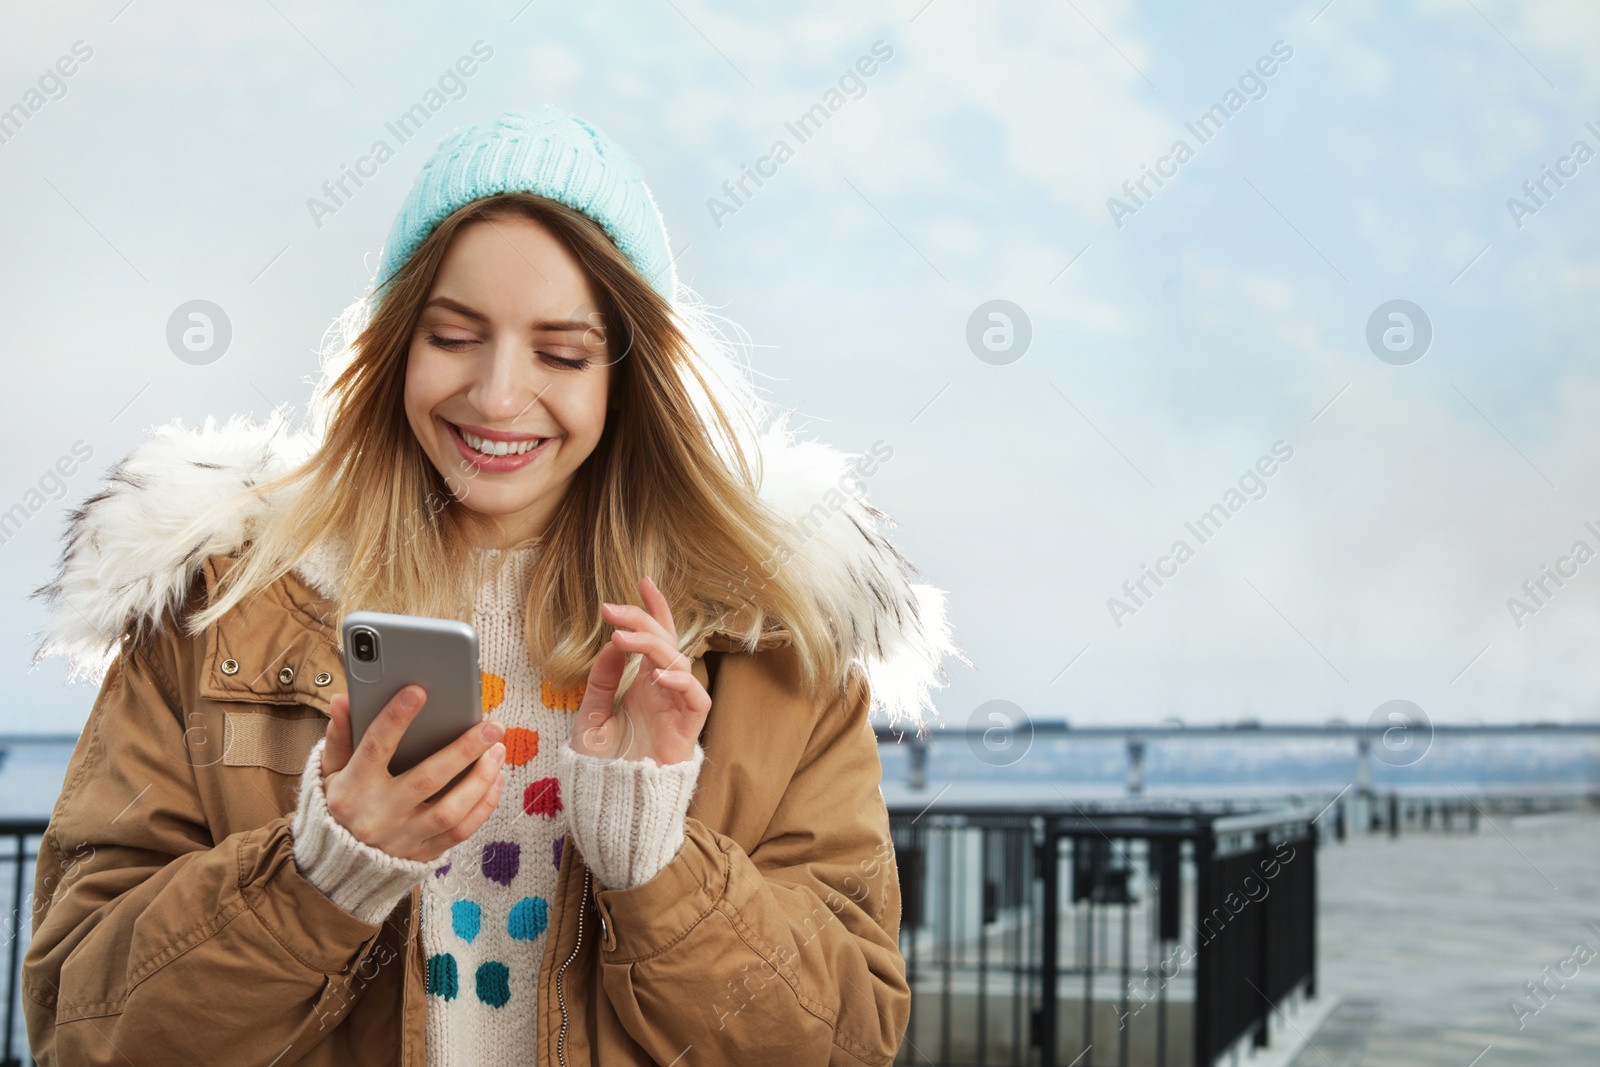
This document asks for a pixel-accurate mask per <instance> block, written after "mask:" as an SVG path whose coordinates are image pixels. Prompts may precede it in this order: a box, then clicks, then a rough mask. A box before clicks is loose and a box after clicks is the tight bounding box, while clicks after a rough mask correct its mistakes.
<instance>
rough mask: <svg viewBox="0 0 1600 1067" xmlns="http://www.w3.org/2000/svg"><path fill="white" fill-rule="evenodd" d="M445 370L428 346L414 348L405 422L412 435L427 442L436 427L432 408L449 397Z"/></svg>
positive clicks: (407, 379)
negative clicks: (408, 424)
mask: <svg viewBox="0 0 1600 1067" xmlns="http://www.w3.org/2000/svg"><path fill="white" fill-rule="evenodd" d="M443 370H444V368H443V367H442V366H441V365H440V363H439V361H438V360H436V359H433V358H432V357H431V354H430V353H429V352H428V350H427V348H426V347H425V346H424V347H414V348H412V350H411V352H410V355H409V356H408V357H407V359H406V369H405V409H406V419H407V420H408V421H409V422H410V423H411V429H412V432H414V433H415V434H417V436H418V437H421V438H423V439H424V440H426V439H427V437H428V435H429V434H430V432H431V427H432V426H433V409H434V408H435V407H437V406H438V405H439V404H440V403H441V402H442V401H443V400H444V399H445V398H446V397H448V396H449V395H450V391H451V389H450V382H449V381H448V380H447V376H446V375H445V374H444V373H443Z"/></svg>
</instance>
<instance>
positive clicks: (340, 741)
mask: <svg viewBox="0 0 1600 1067" xmlns="http://www.w3.org/2000/svg"><path fill="white" fill-rule="evenodd" d="M324 736H326V737H327V739H328V743H327V744H325V745H323V746H322V776H323V777H324V778H326V777H327V776H328V775H330V774H333V773H334V772H335V771H342V770H344V768H345V766H346V765H347V764H348V763H349V762H350V751H351V748H352V746H351V743H350V698H349V697H347V696H345V695H344V694H343V693H335V694H334V696H333V699H332V700H330V701H328V731H327V733H326V734H325V735H324Z"/></svg>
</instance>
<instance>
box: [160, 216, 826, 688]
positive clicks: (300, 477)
mask: <svg viewBox="0 0 1600 1067" xmlns="http://www.w3.org/2000/svg"><path fill="white" fill-rule="evenodd" d="M513 214H521V215H525V216H527V217H528V218H531V219H533V220H534V221H536V222H539V223H541V224H542V225H544V226H545V227H547V228H548V229H549V230H550V232H551V233H552V234H553V235H554V236H555V237H556V238H557V239H559V240H560V241H561V242H562V243H563V244H564V245H565V246H566V247H567V248H568V249H569V250H570V251H571V252H572V254H573V255H574V257H575V258H576V259H577V260H578V262H579V264H580V265H581V267H582V269H583V270H584V272H585V274H586V275H587V276H588V278H589V281H590V283H591V285H592V287H593V289H594V291H595V293H596V294H597V300H598V303H599V305H600V311H601V314H602V315H603V316H604V318H603V320H602V321H603V322H604V323H605V326H606V331H605V333H606V338H607V341H608V358H610V359H611V360H612V361H613V362H612V369H613V380H612V394H611V395H612V400H613V402H614V403H615V405H616V406H615V407H613V408H611V409H610V410H609V411H608V413H607V418H606V425H605V429H604V431H603V433H602V434H601V437H600V440H599V442H598V444H597V445H596V446H595V449H594V452H593V453H592V454H591V455H590V456H589V457H588V458H587V459H586V460H585V461H584V463H583V464H582V465H581V466H580V467H579V468H578V470H577V472H576V473H575V474H574V476H573V479H572V481H571V483H570V484H569V487H568V491H567V493H566V496H565V497H564V498H563V500H562V502H561V505H560V506H559V508H558V509H557V511H556V513H555V514H554V516H553V517H552V519H551V521H550V523H549V525H548V527H547V528H546V529H545V530H544V531H543V533H542V534H541V535H540V536H539V537H538V538H537V539H536V540H535V541H532V542H528V543H535V544H537V545H538V546H539V547H540V551H539V552H538V555H537V560H536V563H535V567H534V573H533V576H532V585H531V589H530V592H529V597H528V603H527V609H526V618H527V639H528V649H529V655H530V658H531V660H532V662H533V664H534V666H535V667H536V668H537V669H538V670H539V671H540V672H541V673H542V675H543V676H544V677H545V678H546V679H548V680H550V681H551V682H552V683H553V684H555V685H557V686H573V685H576V684H578V683H581V682H582V681H584V680H585V679H586V678H587V676H588V672H589V668H590V666H591V664H592V663H593V661H594V658H595V656H596V655H598V654H599V652H600V650H601V648H603V647H604V645H605V643H606V642H607V641H608V640H609V638H610V635H611V631H612V630H613V629H614V627H611V626H610V625H609V624H607V623H604V622H603V621H602V620H601V618H600V604H601V602H602V601H609V602H611V603H632V604H638V603H640V596H639V579H640V578H641V577H642V576H643V575H646V574H648V575H649V576H650V577H651V578H653V579H654V580H655V582H656V583H657V585H658V586H660V588H661V591H662V593H663V594H664V595H665V596H666V598H667V602H668V603H669V604H670V606H671V609H672V615H673V621H674V623H675V624H676V628H677V630H678V639H679V648H680V650H684V649H688V648H690V647H691V646H693V645H695V644H696V642H697V641H698V640H699V639H700V638H701V637H703V636H704V635H705V634H707V633H708V632H710V631H712V630H727V631H729V632H730V633H732V634H734V635H735V636H737V638H738V639H739V641H740V642H741V643H742V644H743V646H744V647H746V648H754V646H755V644H756V642H757V641H758V639H759V638H760V637H761V636H762V635H763V634H764V633H766V632H768V631H770V630H773V629H784V630H787V631H788V632H789V634H790V636H791V638H792V640H793V644H794V651H795V653H796V655H797V658H798V660H799V663H800V666H801V671H802V675H803V682H804V684H805V685H806V686H807V687H808V688H811V689H816V688H818V687H819V686H820V685H822V684H832V685H836V686H837V687H838V691H839V692H843V691H844V688H845V686H846V684H847V681H848V680H847V678H846V677H845V675H846V672H847V671H848V670H849V667H850V663H849V657H848V654H847V650H845V649H843V648H841V647H839V645H838V643H837V641H836V639H835V636H834V635H833V634H832V632H831V627H830V620H829V618H828V616H827V612H826V610H825V608H824V607H823V606H822V605H821V603H820V602H819V600H818V598H817V597H815V596H813V595H812V594H811V592H810V591H808V590H807V589H805V588H803V587H802V586H801V584H800V583H799V581H798V576H796V575H793V574H792V573H791V569H788V568H784V567H782V566H780V565H778V564H779V563H781V562H782V561H783V560H785V559H787V558H788V557H789V555H790V552H791V545H792V543H793V540H794V536H795V535H794V527H793V525H792V524H791V523H789V522H788V521H787V520H786V519H784V518H782V517H780V516H778V515H777V514H776V513H774V512H773V511H772V510H771V509H770V508H768V507H767V506H766V504H765V503H764V502H763V501H762V500H761V499H760V498H759V496H758V492H757V488H758V486H759V485H760V479H761V471H760V453H759V449H758V447H757V445H756V441H757V438H758V435H759V433H760V432H761V430H762V427H760V426H757V425H756V420H757V417H758V416H760V415H761V414H763V413H764V412H765V410H766V409H765V406H764V404H763V402H762V401H760V400H759V399H758V398H757V396H756V395H755V392H754V388H753V386H752V385H751V383H750V382H749V379H748V374H747V372H746V371H744V370H743V368H742V367H738V366H737V365H736V364H735V363H734V362H733V360H732V358H731V353H730V352H729V350H728V346H727V344H726V343H725V342H724V341H723V340H722V338H721V337H720V336H719V335H718V333H717V331H716V330H715V329H714V328H713V327H712V322H711V316H710V315H709V313H707V312H706V311H705V309H704V308H703V307H702V306H700V305H699V304H697V303H696V302H694V301H693V299H692V298H691V299H688V300H685V299H683V298H682V297H680V299H679V300H678V301H677V302H674V303H669V302H668V301H667V300H665V299H663V298H662V296H661V295H660V294H659V293H657V292H656V291H655V290H654V289H653V288H651V286H650V285H649V284H648V283H647V282H646V281H645V279H644V278H643V276H642V275H640V274H639V272H638V271H637V270H636V269H635V268H634V267H633V265H632V263H631V262H630V261H629V260H628V259H627V258H626V257H625V256H624V255H623V254H622V253H621V252H620V251H618V249H617V248H616V246H615V245H614V244H613V243H612V242H611V240H610V239H609V238H608V237H607V236H606V233H605V231H604V230H603V229H602V228H601V227H600V225H599V224H598V223H596V222H595V221H594V220H592V219H590V218H589V217H588V216H586V215H584V214H582V213H580V212H578V211H575V210H573V209H571V208H568V207H566V206H565V205H563V204H561V203H559V202H557V201H554V200H550V199H547V198H545V197H541V196H537V195H534V194H531V193H503V194H498V195H495V196H492V197H487V198H484V199H481V200H477V201H474V202H472V203H470V204H466V205H464V206H462V207H461V208H459V209H457V210H456V211H455V212H453V213H452V214H451V215H450V216H448V217H447V218H445V219H444V220H443V221H442V222H440V223H439V224H438V226H437V227H435V228H434V230H433V231H432V233H431V234H430V235H429V236H428V238H427V239H426V240H425V241H424V242H423V244H422V246H421V247H420V248H418V249H417V251H416V252H415V253H414V254H413V255H412V256H411V257H410V259H409V260H407V261H406V263H404V264H403V265H402V266H401V267H400V268H399V270H398V271H396V272H395V274H394V275H393V276H392V277H391V278H389V279H386V280H385V284H386V286H387V288H386V289H380V290H378V291H380V292H381V293H382V298H381V300H374V299H373V298H372V296H371V293H369V295H368V297H366V298H363V300H361V301H358V302H357V303H356V304H355V305H352V307H351V309H349V310H347V311H346V313H345V315H344V316H343V318H342V320H341V322H340V323H339V324H338V328H337V331H336V333H337V337H336V340H335V342H334V344H333V345H332V346H331V347H330V348H329V349H328V350H327V355H328V357H329V358H328V367H327V369H326V374H325V377H324V379H323V382H322V383H321V385H320V386H319V389H318V392H317V396H316V397H315V398H314V399H313V403H312V411H311V414H312V421H313V427H312V430H313V435H314V439H315V440H316V441H317V442H318V444H317V447H316V450H315V451H314V453H313V454H312V455H311V456H310V458H309V459H307V460H306V462H304V463H303V464H301V465H300V466H299V467H297V468H296V469H294V470H293V471H290V472H289V473H287V474H285V475H282V476H281V477H278V478H276V479H274V480H272V481H270V482H266V483H263V484H261V485H258V486H254V487H252V488H250V489H248V490H245V491H244V493H245V495H247V496H251V495H253V496H255V497H257V498H259V499H265V498H267V497H276V496H277V495H278V494H280V493H282V494H284V499H283V501H282V506H274V507H271V508H268V509H266V510H267V515H268V517H267V518H266V519H265V520H264V521H263V523H262V524H261V526H260V527H259V528H258V529H257V530H256V531H255V533H254V536H253V538H252V540H250V541H249V542H248V543H247V544H246V545H245V546H244V548H243V549H242V550H241V552H240V557H239V561H238V564H237V565H235V566H234V567H233V568H232V569H230V570H229V571H228V573H227V575H226V576H225V577H224V579H223V581H222V583H221V586H220V588H219V591H218V595H217V596H216V598H215V600H214V601H213V602H212V603H211V604H210V606H209V607H206V608H204V609H201V610H199V611H197V612H195V613H194V614H193V615H192V616H191V617H190V619H189V621H188V623H187V626H186V628H187V629H188V630H189V632H190V634H191V635H195V634H198V633H199V632H201V631H202V630H204V629H205V628H206V627H208V626H210V625H211V624H213V623H214V622H216V621H217V620H218V619H220V618H221V617H222V616H223V615H224V614H225V613H226V612H228V611H229V610H230V609H231V608H233V607H234V606H235V605H237V604H238V603H240V602H241V601H242V600H244V599H245V598H247V597H250V596H253V595H255V594H256V593H259V592H260V591H262V590H263V589H265V588H266V587H267V586H269V585H271V584H272V583H273V582H275V581H277V580H278V579H279V578H281V577H282V576H283V575H285V574H286V573H288V572H289V571H290V570H292V569H294V568H295V567H296V566H297V565H298V564H300V563H301V562H302V561H303V560H305V559H306V558H307V556H308V555H310V554H311V553H312V552H313V550H314V549H316V548H318V546H319V544H321V543H323V542H324V540H325V538H327V537H328V536H329V535H332V537H333V539H334V542H335V543H337V544H340V545H341V546H342V547H343V549H344V551H345V552H347V554H348V555H347V557H346V559H345V560H344V561H343V563H344V566H343V568H342V570H341V577H340V588H339V590H338V593H337V598H336V599H337V604H338V616H337V619H336V620H335V621H334V626H335V628H336V629H337V627H338V625H339V623H340V622H342V620H343V618H344V616H345V615H346V614H348V613H349V612H350V611H353V610H356V609H357V608H361V609H366V610H372V611H394V612H404V613H410V614H419V615H434V616H442V617H448V618H465V617H466V616H467V614H468V612H469V611H470V603H469V600H468V598H469V597H470V593H471V591H472V584H473V574H474V571H473V568H472V558H471V553H470V551H469V548H470V545H471V539H470V536H469V535H470V534H471V533H472V532H473V531H474V530H475V529H477V528H479V526H478V524H479V523H480V522H481V520H482V519H483V518H484V517H483V516H479V515H476V514H475V513H471V512H469V511H468V509H467V508H466V506H465V505H463V504H461V503H460V502H459V501H457V500H456V499H455V498H454V496H453V495H452V494H451V493H450V491H449V490H448V489H447V488H446V485H445V482H444V479H443V478H442V477H441V476H440V474H439V472H438V471H437V469H436V468H435V467H434V466H433V464H432V462H431V461H430V460H429V458H428V456H427V454H426V453H425V452H424V451H423V449H422V447H421V445H420V444H419V443H418V441H417V440H416V438H415V436H414V434H413V433H412V430H411V427H410V424H409V422H408V421H407V418H406V414H405V409H404V384H405V366H406V359H407V356H408V352H409V350H410V344H411V338H412V334H413V332H414V331H415V329H416V324H417V321H418V319H419V317H420V316H421V311H422V306H423V304H424V303H425V301H426V300H427V297H428V293H429V292H430V290H431V289H432V287H433V283H434V279H435V276H436V275H437V273H438V270H439V266H440V263H441V262H442V261H443V259H444V255H445V252H446V250H447V249H448V248H449V245H450V242H451V240H452V239H453V238H454V237H455V235H456V233H457V232H458V231H460V229H461V228H462V227H463V226H466V225H468V224H470V223H474V222H484V221H490V220H493V219H496V218H500V217H503V216H506V215H513ZM374 305H375V310H371V311H370V317H368V316H369V309H370V308H373V307H374ZM619 352H620V353H621V355H620V356H619V355H618V353H619ZM341 364H342V366H341ZM717 364H723V365H724V366H725V367H727V368H729V371H730V372H727V373H719V372H718V370H717ZM236 500H237V498H236ZM236 500H235V502H234V503H233V504H231V505H230V502H226V501H225V502H223V503H221V504H219V505H218V507H219V509H222V510H226V509H227V508H228V507H230V506H237V504H236ZM197 522H203V520H197ZM629 659H630V661H631V662H630V663H629V665H628V667H627V669H626V670H625V672H624V674H623V678H622V683H621V685H620V686H619V687H618V693H619V694H620V693H622V692H625V691H626V689H627V688H628V686H629V685H630V684H631V683H632V681H633V680H634V678H635V677H636V676H637V674H638V671H639V668H640V665H641V660H640V658H639V657H638V656H633V655H630V657H629Z"/></svg>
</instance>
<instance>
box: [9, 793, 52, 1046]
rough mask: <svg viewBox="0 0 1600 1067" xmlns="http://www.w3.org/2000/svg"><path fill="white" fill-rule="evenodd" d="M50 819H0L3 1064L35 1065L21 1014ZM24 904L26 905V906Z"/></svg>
mask: <svg viewBox="0 0 1600 1067" xmlns="http://www.w3.org/2000/svg"><path fill="white" fill-rule="evenodd" d="M48 822H49V820H47V819H3V820H0V841H3V842H5V846H6V847H5V849H4V851H0V887H3V888H0V900H3V901H4V910H3V914H4V915H5V930H4V935H5V961H6V977H5V998H6V999H5V1033H4V1035H3V1036H0V1053H3V1054H0V1067H33V1064H34V1059H33V1054H32V1051H31V1050H30V1048H29V1045H28V1029H27V1025H26V1021H25V1020H24V1018H23V1015H22V954H23V953H24V952H26V951H27V949H28V939H29V934H30V933H31V932H32V930H33V905H32V900H33V876H34V865H35V861H36V860H37V859H38V857H39V841H40V838H41V837H42V836H43V835H44V830H45V826H46V825H48ZM24 905H27V906H26V907H24Z"/></svg>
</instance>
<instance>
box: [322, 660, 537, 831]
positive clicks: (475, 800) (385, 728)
mask: <svg viewBox="0 0 1600 1067" xmlns="http://www.w3.org/2000/svg"><path fill="white" fill-rule="evenodd" d="M426 701H427V694H426V693H425V692H423V689H422V687H421V686H419V685H408V686H406V687H405V688H404V689H402V690H400V692H398V693H396V694H395V695H394V699H392V700H390V701H389V703H388V704H386V705H385V706H384V709H383V710H382V711H381V712H379V713H378V716H377V717H376V718H375V719H373V720H372V724H371V725H370V726H369V727H368V728H367V732H366V733H365V734H363V735H362V738H361V747H360V748H356V749H354V750H353V751H352V745H351V738H352V736H353V735H352V733H351V730H350V698H349V697H347V696H345V695H344V694H342V693H341V694H337V695H335V696H334V697H333V699H332V700H331V701H330V702H329V708H328V718H329V722H328V731H327V743H326V744H325V745H324V746H323V750H322V788H323V793H324V795H325V796H326V798H327V805H328V814H329V815H331V816H333V818H334V820H335V821H337V822H338V823H339V825H341V826H343V827H344V828H345V829H346V830H348V831H350V833H351V835H352V836H354V837H355V838H356V840H358V841H361V842H363V843H365V844H368V845H371V846H372V847H373V848H376V849H380V850H382V851H384V852H387V853H388V854H389V855H391V856H394V857H396V858H398V859H407V860H436V859H438V858H439V857H440V856H442V855H444V854H445V852H446V851H447V850H448V849H449V848H450V847H451V846H452V845H455V844H458V843H459V842H462V841H465V840H466V839H467V838H469V837H471V836H472V835H473V834H474V833H476V832H477V830H478V827H480V826H482V825H483V824H484V822H485V821H487V820H488V818H489V816H490V814H491V813H493V811H494V809H495V806H496V805H497V804H498V803H499V802H500V792H501V790H502V789H503V788H504V787H505V771H504V766H503V765H504V762H505V753H506V746H505V744H504V742H502V741H501V740H500V738H502V737H504V736H505V731H506V727H505V723H503V722H500V721H498V720H496V719H485V720H484V721H483V722H482V723H481V724H478V725H474V726H473V727H472V728H471V729H469V730H467V732H466V733H464V734H462V735H461V736H460V737H458V738H456V740H454V741H452V742H451V743H450V744H449V745H447V746H446V747H444V748H442V749H440V750H439V751H438V752H435V753H434V754H433V755H431V756H429V757H428V758H427V759H425V760H423V761H422V762H421V763H419V764H417V765H416V766H415V767H412V768H411V769H410V770H408V771H406V772H405V773H404V774H401V775H399V776H398V777H397V776H394V775H391V774H390V773H389V760H390V759H391V758H392V757H393V756H394V752H395V749H396V748H397V747H399V744H400V738H401V735H403V734H404V733H405V732H406V727H407V726H409V725H411V720H412V719H414V718H416V716H417V712H419V711H421V710H422V705H423V704H424V703H425V702H426ZM474 761H476V762H477V767H476V768H475V769H474V770H473V771H472V773H471V774H468V775H467V776H466V777H464V778H462V779H461V781H460V782H457V783H456V785H455V787H454V788H453V789H451V790H450V791H449V792H448V793H446V794H444V795H443V796H441V797H439V798H438V799H437V800H432V801H430V800H429V799H428V798H429V797H431V796H433V795H434V794H435V793H437V792H438V791H439V790H440V789H441V788H443V787H444V786H445V785H447V784H449V782H450V780H451V779H452V778H454V777H455V776H456V775H457V774H459V773H460V772H461V770H462V768H464V767H466V766H467V765H469V764H471V763H473V762H474Z"/></svg>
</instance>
